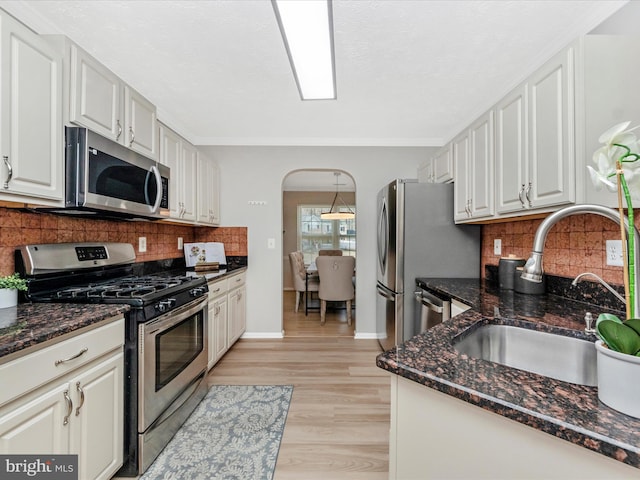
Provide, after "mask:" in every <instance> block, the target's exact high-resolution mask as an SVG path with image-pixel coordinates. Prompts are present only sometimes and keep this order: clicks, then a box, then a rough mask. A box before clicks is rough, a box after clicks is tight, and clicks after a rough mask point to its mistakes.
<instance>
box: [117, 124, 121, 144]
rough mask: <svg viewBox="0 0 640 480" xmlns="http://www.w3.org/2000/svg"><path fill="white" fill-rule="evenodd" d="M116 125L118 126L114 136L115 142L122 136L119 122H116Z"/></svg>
mask: <svg viewBox="0 0 640 480" xmlns="http://www.w3.org/2000/svg"><path fill="white" fill-rule="evenodd" d="M116 125H117V126H118V134H117V135H116V142H117V141H118V140H119V139H120V135H122V125H120V120H116Z"/></svg>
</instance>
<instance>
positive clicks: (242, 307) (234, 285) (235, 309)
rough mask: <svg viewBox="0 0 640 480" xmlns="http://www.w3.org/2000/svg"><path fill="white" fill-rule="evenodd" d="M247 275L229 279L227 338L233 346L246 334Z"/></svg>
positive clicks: (241, 274)
mask: <svg viewBox="0 0 640 480" xmlns="http://www.w3.org/2000/svg"><path fill="white" fill-rule="evenodd" d="M245 279H246V277H245V274H244V273H240V274H238V275H234V276H233V277H231V278H230V279H229V295H228V308H229V314H228V317H227V319H228V322H227V338H228V339H229V340H228V341H229V346H231V345H233V344H234V343H235V342H236V341H237V340H238V339H239V338H240V337H241V336H242V334H243V333H244V331H245V329H246V323H247V305H246V300H245V292H246V287H245Z"/></svg>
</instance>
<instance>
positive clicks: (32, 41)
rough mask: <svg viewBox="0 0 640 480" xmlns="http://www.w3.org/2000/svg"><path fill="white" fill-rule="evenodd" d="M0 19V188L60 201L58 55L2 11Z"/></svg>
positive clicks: (60, 57) (60, 83) (60, 157)
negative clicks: (0, 156)
mask: <svg viewBox="0 0 640 480" xmlns="http://www.w3.org/2000/svg"><path fill="white" fill-rule="evenodd" d="M0 21H1V22H2V28H1V36H0V44H1V48H2V50H1V56H2V58H1V63H0V65H1V73H0V82H1V84H2V90H1V98H2V100H1V102H2V114H1V115H2V117H1V120H0V126H1V137H0V147H1V155H2V159H1V162H2V163H1V164H0V192H3V193H7V194H22V195H27V196H33V197H37V198H43V199H49V200H58V201H61V200H62V189H63V182H64V177H63V173H62V171H63V170H62V154H63V145H62V132H63V129H62V110H61V108H62V54H61V53H58V52H56V49H55V48H54V47H53V46H52V45H50V44H49V42H47V41H46V40H45V39H44V38H42V37H40V36H38V35H36V34H35V33H33V32H32V31H31V30H29V29H28V28H26V27H25V26H24V25H22V24H20V23H18V22H16V21H14V20H13V19H11V18H10V17H8V16H7V15H4V14H2V15H1V16H0Z"/></svg>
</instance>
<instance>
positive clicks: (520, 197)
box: [518, 183, 526, 208]
mask: <svg viewBox="0 0 640 480" xmlns="http://www.w3.org/2000/svg"><path fill="white" fill-rule="evenodd" d="M523 193H524V183H523V184H522V187H520V191H519V192H518V200H520V204H521V205H522V208H525V206H526V205H525V204H524V200H523V199H522V194H523Z"/></svg>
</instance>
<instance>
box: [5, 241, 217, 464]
mask: <svg viewBox="0 0 640 480" xmlns="http://www.w3.org/2000/svg"><path fill="white" fill-rule="evenodd" d="M134 262H135V251H134V249H133V246H132V245H131V244H128V243H62V244H41V245H27V246H23V247H20V248H19V249H18V250H17V251H16V269H17V271H18V272H20V273H21V274H22V275H23V276H25V277H26V278H27V279H28V291H27V292H26V296H27V298H28V299H29V300H31V301H33V302H73V303H123V304H128V305H130V306H131V310H130V311H129V313H128V314H127V316H126V327H125V331H126V339H125V366H124V367H125V385H124V395H125V397H124V405H125V412H124V432H125V438H124V448H125V450H124V465H123V467H122V469H121V470H120V471H119V472H118V475H119V476H136V475H139V474H141V473H143V472H144V471H145V470H146V469H147V468H148V467H149V465H151V463H152V462H153V460H154V459H155V458H156V457H157V455H158V454H159V453H160V451H161V450H162V449H163V448H164V446H165V445H166V444H167V442H168V441H169V440H170V439H171V437H173V435H174V434H175V432H176V431H177V430H178V428H180V426H181V425H182V423H183V422H184V421H185V420H186V418H187V417H188V416H189V415H190V414H191V412H192V411H193V409H194V408H195V407H196V405H197V404H198V403H199V402H200V400H201V399H202V398H203V397H204V396H205V395H206V392H207V386H206V381H205V377H206V372H207V343H208V342H207V283H206V280H205V278H204V277H202V276H187V275H185V274H184V272H178V273H176V272H168V273H165V272H159V273H154V274H152V275H136V274H134Z"/></svg>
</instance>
